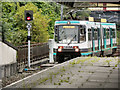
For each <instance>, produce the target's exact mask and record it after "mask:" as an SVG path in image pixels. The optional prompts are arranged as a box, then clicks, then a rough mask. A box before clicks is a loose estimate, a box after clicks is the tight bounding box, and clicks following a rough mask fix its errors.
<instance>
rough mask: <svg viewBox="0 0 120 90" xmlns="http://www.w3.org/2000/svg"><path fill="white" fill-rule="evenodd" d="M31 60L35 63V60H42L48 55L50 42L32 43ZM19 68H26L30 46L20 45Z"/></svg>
mask: <svg viewBox="0 0 120 90" xmlns="http://www.w3.org/2000/svg"><path fill="white" fill-rule="evenodd" d="M30 51H31V52H30V60H31V61H30V62H31V63H33V62H35V61H38V60H40V59H41V58H45V57H48V54H49V46H48V43H43V44H41V43H39V44H32V45H31V50H30ZM17 62H18V65H17V67H18V69H20V68H24V67H26V66H27V64H28V46H27V45H23V46H19V47H18V56H17Z"/></svg>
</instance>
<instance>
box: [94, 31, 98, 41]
mask: <svg viewBox="0 0 120 90" xmlns="http://www.w3.org/2000/svg"><path fill="white" fill-rule="evenodd" d="M94 35H95V40H97V38H98V31H97V29H94Z"/></svg>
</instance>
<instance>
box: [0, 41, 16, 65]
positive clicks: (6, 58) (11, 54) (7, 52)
mask: <svg viewBox="0 0 120 90" xmlns="http://www.w3.org/2000/svg"><path fill="white" fill-rule="evenodd" d="M16 54H17V51H16V50H15V49H13V48H12V47H9V46H8V45H7V44H4V43H3V42H1V41H0V66H2V65H6V64H12V63H16Z"/></svg>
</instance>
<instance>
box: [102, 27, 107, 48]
mask: <svg viewBox="0 0 120 90" xmlns="http://www.w3.org/2000/svg"><path fill="white" fill-rule="evenodd" d="M103 42H104V49H105V48H106V28H103Z"/></svg>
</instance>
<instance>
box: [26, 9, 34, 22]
mask: <svg viewBox="0 0 120 90" xmlns="http://www.w3.org/2000/svg"><path fill="white" fill-rule="evenodd" d="M32 20H33V11H32V10H25V21H32Z"/></svg>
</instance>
